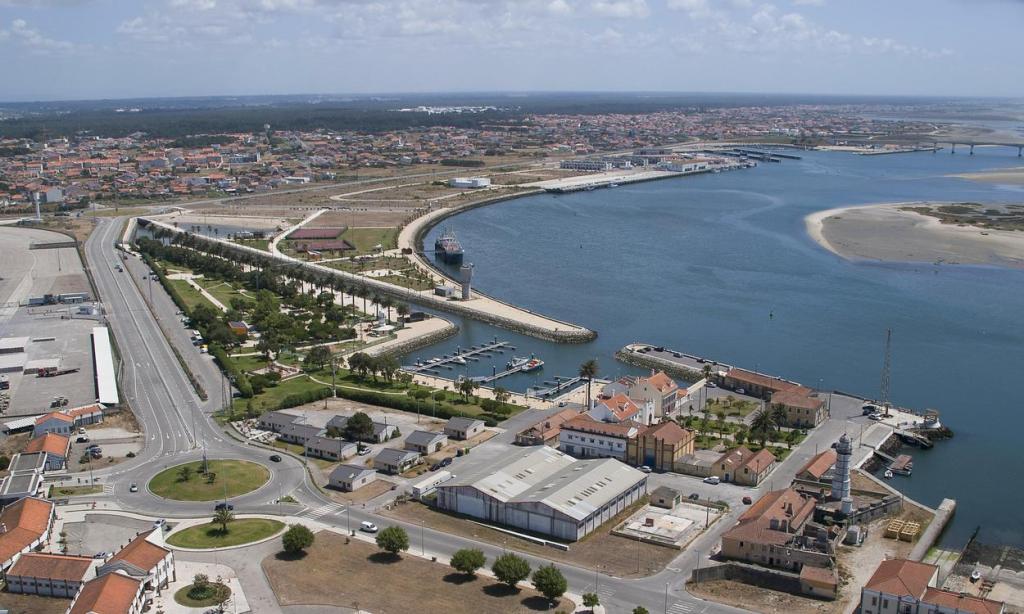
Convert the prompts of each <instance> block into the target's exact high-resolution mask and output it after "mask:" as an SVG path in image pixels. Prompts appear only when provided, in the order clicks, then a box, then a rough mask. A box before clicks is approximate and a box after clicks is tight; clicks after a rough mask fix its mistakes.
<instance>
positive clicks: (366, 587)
mask: <svg viewBox="0 0 1024 614" xmlns="http://www.w3.org/2000/svg"><path fill="white" fill-rule="evenodd" d="M345 541H346V539H345V537H343V536H341V535H338V534H337V533H332V532H329V531H321V532H320V533H317V536H316V541H315V542H314V544H313V546H312V547H311V548H310V549H309V550H308V552H307V553H306V555H305V556H304V557H303V558H301V559H298V560H288V559H283V558H278V556H276V555H272V556H269V557H267V558H266V559H264V560H263V570H264V571H265V572H266V574H267V578H268V579H269V580H270V586H271V587H272V588H273V589H274V594H275V595H276V596H277V600H278V602H279V603H280V604H281V605H282V606H291V605H332V606H337V607H349V608H355V609H359V610H368V611H371V612H418V611H421V610H422V609H423V605H424V604H430V610H431V611H434V612H446V613H448V614H460V613H465V614H477V613H488V612H493V613H495V614H499V613H505V612H533V611H541V610H545V609H547V602H546V600H545V599H544V598H543V597H541V596H540V595H539V594H538V593H536V592H535V591H532V590H521V591H509V590H508V589H507V588H506V587H505V586H504V585H501V584H497V583H495V582H494V580H491V579H488V578H477V579H475V580H469V581H466V579H465V577H464V576H462V575H461V574H457V573H453V572H452V569H451V568H450V567H447V566H445V565H440V564H437V563H430V562H428V561H424V560H422V559H418V558H415V557H412V556H408V555H407V556H404V557H402V558H400V559H399V558H397V557H392V556H391V555H388V554H382V553H380V552H378V551H377V549H376V548H375V547H373V546H371V545H369V544H366V543H363V542H360V541H352V542H350V543H348V544H346V543H345ZM338 578H343V579H344V581H343V582H338ZM381 587H387V590H381ZM557 609H561V610H569V611H572V610H573V609H575V608H574V605H573V604H572V603H571V602H569V601H568V600H566V599H563V600H562V601H561V603H559V605H558V608H557Z"/></svg>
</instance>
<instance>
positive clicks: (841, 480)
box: [830, 433, 853, 514]
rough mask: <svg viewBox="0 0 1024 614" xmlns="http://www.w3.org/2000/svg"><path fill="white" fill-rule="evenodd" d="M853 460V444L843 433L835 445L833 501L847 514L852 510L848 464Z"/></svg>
mask: <svg viewBox="0 0 1024 614" xmlns="http://www.w3.org/2000/svg"><path fill="white" fill-rule="evenodd" d="M852 460H853V442H852V441H850V438H849V437H848V436H847V435H846V434H845V433H843V436H842V437H840V438H839V443H838V444H836V466H835V469H834V470H833V472H832V494H831V496H830V498H831V499H832V500H833V501H840V502H841V507H840V510H841V511H842V513H844V514H849V513H850V512H851V511H852V510H853V499H852V498H851V497H850V463H851V461H852Z"/></svg>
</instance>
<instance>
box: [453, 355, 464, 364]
mask: <svg viewBox="0 0 1024 614" xmlns="http://www.w3.org/2000/svg"><path fill="white" fill-rule="evenodd" d="M452 362H454V363H455V364H457V365H464V364H466V359H465V358H463V357H462V356H456V357H455V358H452Z"/></svg>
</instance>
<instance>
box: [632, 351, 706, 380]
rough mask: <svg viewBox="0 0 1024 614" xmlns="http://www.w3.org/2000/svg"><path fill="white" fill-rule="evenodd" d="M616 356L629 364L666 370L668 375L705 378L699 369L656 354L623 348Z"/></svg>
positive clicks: (692, 378)
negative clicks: (650, 354) (649, 354)
mask: <svg viewBox="0 0 1024 614" xmlns="http://www.w3.org/2000/svg"><path fill="white" fill-rule="evenodd" d="M615 358H617V359H618V360H620V361H622V362H624V363H626V364H627V365H633V366H634V367H643V368H645V369H656V370H660V371H664V372H665V373H666V374H668V375H671V376H674V377H678V378H682V379H684V380H686V381H692V382H695V381H698V380H701V379H704V374H703V373H701V372H700V371H698V370H697V369H690V368H689V367H686V366H685V365H681V364H679V363H677V362H672V361H671V360H665V359H664V358H657V357H655V356H648V355H646V354H641V353H639V352H629V351H626V350H624V349H623V350H619V351H617V352H615Z"/></svg>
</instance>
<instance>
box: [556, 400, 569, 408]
mask: <svg viewBox="0 0 1024 614" xmlns="http://www.w3.org/2000/svg"><path fill="white" fill-rule="evenodd" d="M566 405H568V403H566V402H565V401H559V402H558V406H559V407H565V406H566Z"/></svg>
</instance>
